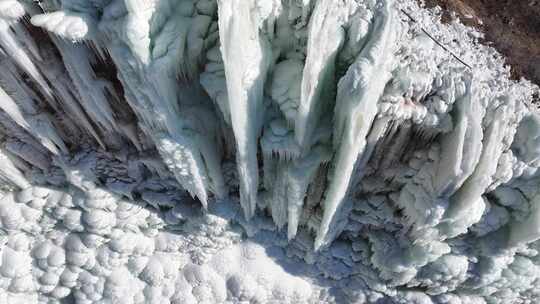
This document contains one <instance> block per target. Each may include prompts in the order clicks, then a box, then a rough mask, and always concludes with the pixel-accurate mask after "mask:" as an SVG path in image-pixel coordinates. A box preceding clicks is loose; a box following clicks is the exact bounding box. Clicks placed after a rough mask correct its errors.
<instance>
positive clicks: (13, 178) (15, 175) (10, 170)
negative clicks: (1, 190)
mask: <svg viewBox="0 0 540 304" xmlns="http://www.w3.org/2000/svg"><path fill="white" fill-rule="evenodd" d="M0 163H1V164H2V165H1V166H0V180H5V181H7V182H9V183H12V184H13V185H15V186H17V187H19V188H21V189H26V188H28V187H30V183H29V182H28V180H26V177H24V175H23V174H22V173H21V171H19V169H17V168H16V167H15V166H14V165H13V163H12V162H11V160H10V159H9V158H8V156H7V155H6V152H5V151H4V150H3V149H2V148H0Z"/></svg>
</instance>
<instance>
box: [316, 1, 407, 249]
mask: <svg viewBox="0 0 540 304" xmlns="http://www.w3.org/2000/svg"><path fill="white" fill-rule="evenodd" d="M382 2H383V6H382V7H381V8H380V11H379V12H378V14H377V15H376V16H375V21H374V24H373V30H372V33H371V40H369V41H368V42H367V43H366V46H365V47H364V49H363V50H362V51H361V53H360V55H359V56H358V58H357V59H356V61H355V63H353V65H352V66H351V67H350V68H349V70H348V71H347V73H346V74H345V76H344V77H343V78H342V79H341V80H340V81H339V84H338V93H337V104H336V120H335V127H334V142H335V145H334V146H335V149H336V155H335V159H334V161H333V169H332V173H331V174H332V177H331V180H330V184H329V186H328V190H327V191H326V197H325V199H324V202H323V206H324V216H323V219H322V222H321V226H320V227H319V231H318V233H317V238H316V240H315V248H316V249H319V248H321V247H322V246H325V245H326V244H328V242H329V241H331V240H328V239H327V235H328V234H329V229H331V226H332V225H333V224H334V221H335V220H337V219H336V218H335V215H336V213H338V211H339V210H338V209H339V208H340V206H341V204H342V203H343V201H344V200H345V199H346V195H347V191H348V187H349V184H350V180H351V176H352V173H353V169H354V165H355V162H356V160H357V158H359V157H360V158H362V156H361V155H362V153H363V151H364V149H365V145H366V136H367V135H368V132H369V130H370V129H371V124H372V122H373V120H374V119H375V116H376V114H377V108H378V100H379V98H380V97H381V95H382V93H383V90H384V87H385V85H386V83H387V82H388V80H389V79H390V76H391V75H390V66H391V62H392V58H393V42H394V39H395V33H396V31H397V28H398V26H399V25H398V23H397V20H396V17H395V16H394V14H395V12H394V9H393V8H392V5H393V1H392V0H389V1H382ZM359 155H360V156H359Z"/></svg>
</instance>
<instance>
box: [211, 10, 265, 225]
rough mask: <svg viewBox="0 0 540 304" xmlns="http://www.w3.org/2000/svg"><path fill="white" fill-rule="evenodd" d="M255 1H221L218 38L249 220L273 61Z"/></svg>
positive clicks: (242, 203) (241, 189)
mask: <svg viewBox="0 0 540 304" xmlns="http://www.w3.org/2000/svg"><path fill="white" fill-rule="evenodd" d="M256 4H257V3H256V1H255V0H247V1H246V0H228V1H224V0H220V1H218V15H219V37H220V41H221V53H222V57H223V63H224V66H225V77H226V80H227V91H228V94H229V97H228V101H229V108H230V113H231V122H232V128H233V131H234V135H235V139H236V147H237V154H236V160H237V165H238V173H239V177H240V203H241V205H242V207H243V209H244V215H245V217H246V218H251V217H252V216H253V214H254V213H255V206H256V204H257V188H258V185H259V177H258V175H259V173H258V168H257V138H258V136H259V132H260V128H261V125H262V124H261V117H263V114H264V113H263V107H262V105H263V86H264V82H265V77H266V72H267V69H268V66H269V62H270V59H271V54H270V46H269V45H268V42H267V41H265V39H264V37H261V36H260V35H259V29H260V26H261V25H260V23H262V21H263V20H259V16H258V15H257V14H256V13H255V12H256Z"/></svg>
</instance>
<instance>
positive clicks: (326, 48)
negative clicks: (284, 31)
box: [295, 0, 345, 150]
mask: <svg viewBox="0 0 540 304" xmlns="http://www.w3.org/2000/svg"><path fill="white" fill-rule="evenodd" d="M341 5H343V3H342V2H340V1H334V0H321V1H317V3H316V4H315V9H314V11H313V14H312V16H311V19H310V24H309V34H308V45H307V57H306V63H305V66H304V71H303V77H302V87H301V88H302V89H301V95H300V104H299V107H298V114H297V117H296V121H295V136H296V140H297V141H298V143H299V144H300V146H301V147H302V148H304V149H306V150H307V149H309V144H310V142H309V139H310V137H311V136H312V133H313V131H314V130H315V128H316V126H317V123H318V121H319V118H320V115H321V114H322V110H323V107H324V105H325V104H326V103H327V99H324V98H323V96H322V95H321V94H323V92H324V91H326V92H328V91H332V86H333V84H334V82H335V81H334V80H335V79H334V72H335V60H336V55H337V52H338V50H339V49H340V47H341V46H342V44H343V40H344V39H345V33H344V32H343V28H342V27H341V26H342V25H343V22H344V19H345V18H342V16H341V15H342V14H343V11H345V8H344V7H342V6H341Z"/></svg>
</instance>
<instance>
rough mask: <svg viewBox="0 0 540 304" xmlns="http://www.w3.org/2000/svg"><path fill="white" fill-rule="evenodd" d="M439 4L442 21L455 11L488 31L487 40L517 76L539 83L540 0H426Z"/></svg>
mask: <svg viewBox="0 0 540 304" xmlns="http://www.w3.org/2000/svg"><path fill="white" fill-rule="evenodd" d="M425 3H426V7H434V6H436V5H438V6H440V7H441V8H443V10H444V15H443V21H449V20H451V18H452V12H455V13H456V15H457V16H458V17H459V18H460V19H461V21H462V22H463V23H464V24H466V25H469V26H474V27H476V28H478V29H479V30H480V31H482V32H483V33H484V34H485V39H484V41H483V43H484V44H487V45H491V46H493V47H494V48H495V49H497V50H498V51H499V52H500V53H501V54H503V55H505V56H506V57H507V62H508V64H509V65H510V66H511V68H512V70H511V71H512V76H513V77H514V78H516V79H517V78H520V77H522V76H523V77H525V78H527V79H529V80H531V81H533V82H535V83H537V84H540V0H425Z"/></svg>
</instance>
